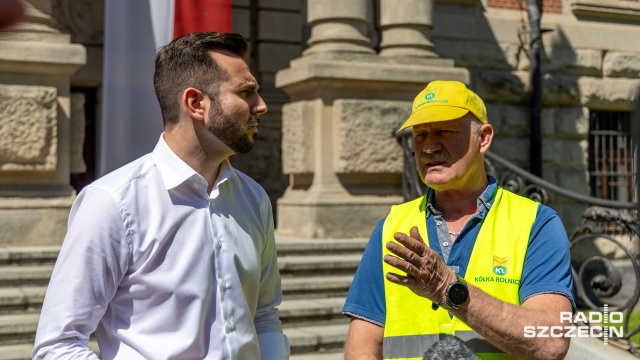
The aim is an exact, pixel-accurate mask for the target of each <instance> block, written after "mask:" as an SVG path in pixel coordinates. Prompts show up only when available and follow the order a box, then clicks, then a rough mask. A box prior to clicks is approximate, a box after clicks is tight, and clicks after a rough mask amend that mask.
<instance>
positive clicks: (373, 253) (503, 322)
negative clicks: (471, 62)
mask: <svg viewBox="0 0 640 360" xmlns="http://www.w3.org/2000/svg"><path fill="white" fill-rule="evenodd" d="M411 126H412V127H413V143H414V144H413V147H414V154H415V159H416V166H417V168H418V172H419V174H420V176H421V178H422V180H423V181H424V182H425V183H426V184H427V185H428V186H429V190H428V192H427V194H426V196H424V197H421V198H418V199H416V200H413V201H409V202H407V203H404V204H401V205H397V206H394V207H392V209H391V211H390V213H389V215H388V216H387V217H386V218H385V219H383V220H382V221H380V223H378V226H377V227H376V229H375V230H374V232H373V234H372V235H371V240H370V241H369V244H368V245H367V248H366V250H365V252H364V255H363V258H362V261H361V263H360V266H359V267H358V270H357V272H356V275H355V277H354V280H353V283H352V285H351V288H350V290H349V294H348V296H347V300H346V302H345V306H344V308H343V313H344V314H346V315H348V316H350V317H351V324H350V326H349V333H348V336H347V342H346V345H345V359H347V360H356V359H382V358H384V359H422V358H423V356H425V353H426V352H428V351H429V349H430V348H431V347H432V346H433V345H434V344H437V343H439V342H440V341H441V340H443V339H451V338H450V337H449V336H454V337H455V338H453V339H455V340H456V341H457V340H460V341H461V342H463V343H464V344H465V345H466V346H467V347H468V348H470V349H471V350H472V351H473V352H474V353H475V354H476V355H477V356H478V357H479V358H481V359H512V358H526V359H561V358H563V357H564V356H565V354H566V352H567V351H568V348H569V338H567V337H563V336H561V334H560V336H557V337H536V336H532V334H531V333H527V332H525V326H536V327H537V328H538V327H549V328H551V327H555V328H556V329H557V328H558V327H562V326H565V325H567V324H563V322H562V321H561V312H571V311H572V310H573V309H574V308H575V303H574V301H573V295H572V288H573V283H572V279H571V267H570V256H569V242H568V239H567V235H566V231H565V229H564V227H563V225H562V222H561V221H560V218H559V217H558V214H557V213H556V212H555V211H553V210H552V209H550V208H549V207H547V206H544V205H541V204H539V203H536V202H534V201H531V200H529V199H526V198H523V197H521V196H518V195H516V194H513V193H511V192H509V191H507V190H504V189H502V188H501V187H499V186H498V185H497V184H496V180H495V179H494V178H493V177H491V176H487V173H486V171H485V167H484V154H485V153H486V151H487V150H488V149H489V146H490V145H491V141H492V139H493V135H494V132H493V128H492V126H491V125H490V124H489V122H488V118H487V112H486V108H485V106H484V103H483V102H482V100H481V99H480V98H479V97H478V96H477V95H476V94H475V93H473V92H472V91H470V90H469V89H467V87H466V86H465V85H464V84H463V83H460V82H457V81H433V82H431V83H429V84H428V86H427V87H426V88H425V89H424V90H423V91H422V92H420V93H419V94H418V96H417V97H416V98H415V100H414V102H413V108H412V113H411V116H410V117H409V119H408V120H407V121H406V122H405V123H404V125H402V127H401V128H400V130H402V129H404V128H407V127H411ZM565 318H566V316H565ZM556 334H558V332H556Z"/></svg>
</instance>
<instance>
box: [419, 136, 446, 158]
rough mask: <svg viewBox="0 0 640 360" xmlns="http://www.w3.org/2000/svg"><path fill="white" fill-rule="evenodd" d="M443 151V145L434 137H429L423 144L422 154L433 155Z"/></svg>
mask: <svg viewBox="0 0 640 360" xmlns="http://www.w3.org/2000/svg"><path fill="white" fill-rule="evenodd" d="M440 150H442V143H441V142H440V141H439V140H438V139H437V137H435V136H433V135H428V136H427V138H426V139H425V141H424V143H423V144H422V152H424V153H427V154H433V153H435V152H438V151H440Z"/></svg>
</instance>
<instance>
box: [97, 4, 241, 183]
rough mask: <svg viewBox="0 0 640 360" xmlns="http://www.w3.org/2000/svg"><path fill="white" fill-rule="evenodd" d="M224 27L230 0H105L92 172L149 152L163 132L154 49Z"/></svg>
mask: <svg viewBox="0 0 640 360" xmlns="http://www.w3.org/2000/svg"><path fill="white" fill-rule="evenodd" d="M230 30H231V0H135V1H129V0H107V1H106V3H105V33H104V57H103V59H104V64H103V75H102V76H103V78H102V102H101V109H102V111H101V118H100V130H99V134H100V135H99V141H98V144H99V145H98V147H99V150H98V167H97V169H98V173H97V174H96V175H97V176H102V175H104V174H106V173H108V172H110V171H112V170H115V169H117V168H118V167H120V166H122V165H124V164H126V163H128V162H130V161H132V160H135V159H136V158H138V157H140V156H142V155H144V154H146V153H149V152H151V151H152V150H153V147H154V146H155V144H156V142H157V141H158V138H159V137H160V134H161V133H162V131H163V126H162V116H161V115H160V106H159V105H158V101H157V100H156V96H155V92H154V90H153V70H154V60H155V55H156V52H157V51H158V48H160V47H161V46H163V45H166V44H168V43H169V42H170V41H171V40H172V39H174V38H176V37H179V36H182V35H184V34H188V33H191V32H195V31H217V32H229V31H230Z"/></svg>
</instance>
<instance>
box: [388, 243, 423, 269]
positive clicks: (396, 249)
mask: <svg viewBox="0 0 640 360" xmlns="http://www.w3.org/2000/svg"><path fill="white" fill-rule="evenodd" d="M386 246H387V249H388V250H389V251H391V253H393V254H394V255H396V256H398V257H399V258H402V259H404V260H406V261H408V262H410V263H412V264H413V265H415V266H417V267H420V265H421V263H422V259H421V257H420V255H418V254H416V252H415V251H413V250H411V249H408V248H406V247H404V246H402V245H399V244H396V243H394V242H391V241H390V242H388V243H387V245H386Z"/></svg>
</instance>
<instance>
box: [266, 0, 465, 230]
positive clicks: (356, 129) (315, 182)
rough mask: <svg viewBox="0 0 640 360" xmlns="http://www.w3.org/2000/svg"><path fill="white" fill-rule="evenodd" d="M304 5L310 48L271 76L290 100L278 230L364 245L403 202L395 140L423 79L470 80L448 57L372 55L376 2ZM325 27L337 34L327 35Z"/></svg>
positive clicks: (284, 112)
mask: <svg viewBox="0 0 640 360" xmlns="http://www.w3.org/2000/svg"><path fill="white" fill-rule="evenodd" d="M307 4H308V7H309V19H308V20H309V22H310V23H311V25H312V33H313V36H312V38H311V39H310V41H309V46H310V47H309V48H308V49H307V51H305V52H304V54H303V56H302V57H300V58H297V59H294V60H293V61H291V66H290V67H289V68H288V69H285V70H282V71H280V72H278V73H277V75H276V86H277V87H279V88H281V89H283V90H284V91H285V92H286V93H287V94H289V96H290V99H291V102H290V103H288V104H286V105H285V106H284V107H283V109H282V131H283V135H282V162H283V171H284V173H285V174H288V175H289V187H288V188H287V190H286V191H285V194H284V195H283V197H282V198H280V199H279V201H278V224H277V230H278V232H279V233H280V234H283V235H292V236H297V237H304V238H353V237H367V236H369V235H370V233H371V231H372V230H373V228H374V226H375V225H376V223H377V222H378V221H379V220H380V219H382V218H384V217H385V216H386V214H388V212H389V209H390V207H391V205H393V204H398V203H401V202H402V201H403V199H402V193H401V188H402V166H403V163H402V150H401V148H400V145H399V144H398V143H397V141H396V139H395V138H394V136H393V133H394V132H395V131H396V130H397V129H398V128H399V127H400V125H401V124H402V123H403V122H404V121H405V120H406V119H407V117H408V116H409V113H410V111H411V103H412V101H413V98H414V97H415V96H416V94H417V93H418V92H420V90H422V89H423V88H424V87H425V86H426V84H427V83H428V82H429V81H432V80H436V79H442V78H444V79H455V80H460V81H463V82H468V73H467V71H466V70H464V69H457V68H454V67H453V61H452V60H448V59H440V58H430V59H427V58H406V57H380V56H378V55H377V54H375V53H374V52H373V51H372V50H371V49H369V48H368V41H365V40H363V38H365V34H364V29H366V28H367V23H366V22H365V20H366V16H365V15H366V14H369V13H372V8H371V6H372V4H373V2H365V1H361V0H358V1H334V0H325V1H318V0H308V2H307ZM318 14H323V15H322V17H321V19H322V21H320V20H319V19H320V17H319V16H318ZM345 19H351V20H348V21H347V20H345ZM353 19H357V21H355V20H353ZM325 24H342V25H343V26H342V27H339V30H336V31H335V32H332V31H331V27H325V26H324V25H325ZM356 30H357V31H356ZM320 39H322V40H320ZM365 39H366V38H365Z"/></svg>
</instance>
